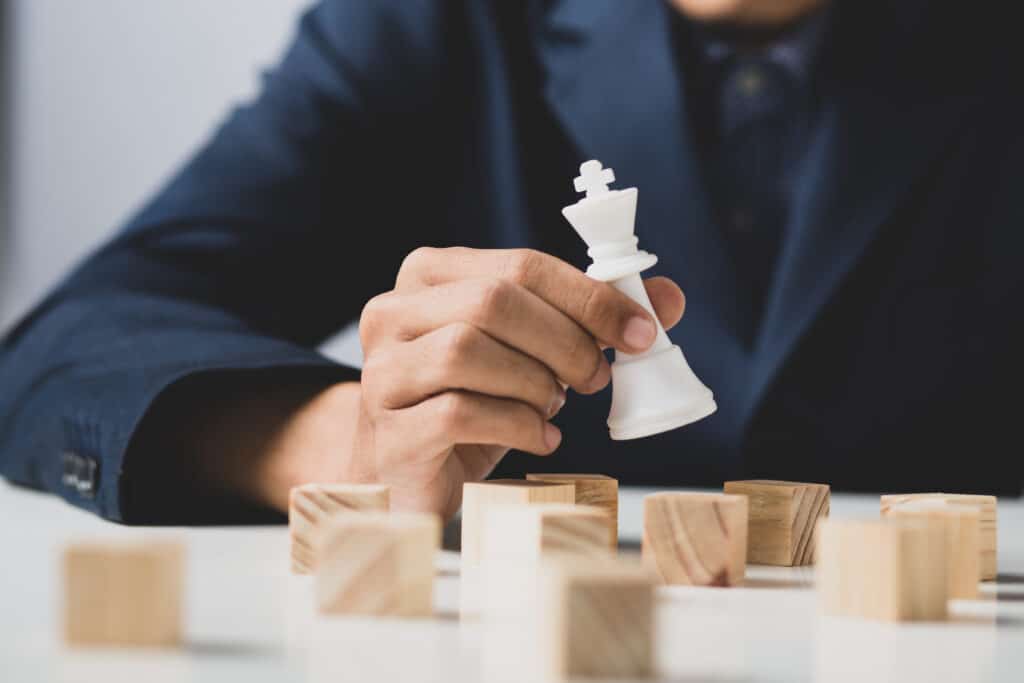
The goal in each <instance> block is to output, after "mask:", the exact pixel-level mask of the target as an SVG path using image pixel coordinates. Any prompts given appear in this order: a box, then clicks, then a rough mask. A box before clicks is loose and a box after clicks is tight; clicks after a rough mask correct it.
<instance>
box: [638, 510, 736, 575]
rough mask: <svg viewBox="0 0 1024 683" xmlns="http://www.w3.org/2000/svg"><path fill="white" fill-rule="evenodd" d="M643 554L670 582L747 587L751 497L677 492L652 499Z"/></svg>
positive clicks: (648, 564)
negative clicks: (749, 501) (743, 585)
mask: <svg viewBox="0 0 1024 683" xmlns="http://www.w3.org/2000/svg"><path fill="white" fill-rule="evenodd" d="M641 554H642V557H643V562H644V565H645V566H646V567H647V568H648V570H649V571H650V572H651V573H652V575H654V576H656V577H657V578H658V579H660V580H661V581H663V582H665V583H669V584H685V585H693V586H736V585H739V584H741V583H743V575H744V572H745V569H746V562H747V498H746V496H735V495H730V494H725V493H674V492H665V493H653V494H651V495H649V496H646V497H645V498H644V532H643V545H642V549H641Z"/></svg>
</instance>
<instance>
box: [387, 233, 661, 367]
mask: <svg viewBox="0 0 1024 683" xmlns="http://www.w3.org/2000/svg"><path fill="white" fill-rule="evenodd" d="M484 277H500V278H502V279H507V280H510V281H512V282H514V283H516V284H518V285H520V286H522V287H525V288H526V289H528V290H530V291H531V292H533V293H534V294H536V295H537V296H539V297H540V298H541V299H543V300H544V301H546V302H548V303H549V304H550V305H552V306H554V307H555V308H556V309H558V310H559V311H561V312H562V313H564V314H565V315H567V316H568V317H570V318H572V319H573V320H575V321H576V322H577V323H579V325H580V326H581V327H583V328H584V329H585V330H587V332H589V333H590V334H591V335H593V336H594V338H595V339H597V341H598V342H600V343H601V344H604V345H606V346H610V347H613V348H615V349H618V350H620V351H625V352H627V353H638V352H641V351H644V350H646V349H647V348H648V347H650V345H651V344H652V343H654V339H655V335H656V334H657V328H656V327H655V323H654V318H653V317H652V316H651V314H650V313H649V312H648V311H647V309H645V308H644V307H643V306H641V305H640V304H638V303H637V302H635V301H633V300H632V299H631V298H629V297H628V296H626V295H625V294H623V293H622V292H620V291H618V290H617V289H615V288H614V287H612V286H611V285H609V284H608V283H606V282H600V281H598V280H594V279H592V278H589V277H587V276H586V274H584V273H583V272H582V271H580V270H578V269H577V268H575V267H573V266H572V265H570V264H568V263H566V262H565V261H563V260H561V259H559V258H555V257H554V256H551V255H550V254H545V253H543V252H540V251H534V250H531V249H469V248H466V247H450V248H445V249H431V248H421V249H417V250H416V251H414V252H412V253H411V254H410V255H409V256H408V257H407V258H406V260H405V262H404V263H403V264H402V268H401V270H400V271H399V274H398V280H397V282H396V283H395V289H396V290H398V291H415V290H417V289H421V288H423V287H431V286H435V285H439V284H444V283H446V282H451V281H453V280H461V279H467V278H484Z"/></svg>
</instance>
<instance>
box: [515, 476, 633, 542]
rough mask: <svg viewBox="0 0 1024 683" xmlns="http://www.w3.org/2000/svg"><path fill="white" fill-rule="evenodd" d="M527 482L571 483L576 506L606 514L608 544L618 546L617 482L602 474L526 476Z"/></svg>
mask: <svg viewBox="0 0 1024 683" xmlns="http://www.w3.org/2000/svg"><path fill="white" fill-rule="evenodd" d="M526 478H527V479H528V480H529V481H547V482H552V483H556V484H562V483H567V484H568V483H571V484H572V485H573V486H575V487H576V503H577V504H578V505H594V506H597V507H599V508H601V509H603V510H605V511H606V512H607V513H608V517H609V518H610V519H611V526H610V535H611V538H610V544H611V547H612V548H616V547H618V545H619V481H618V480H617V479H613V478H611V477H609V476H606V475H604V474H527V475H526Z"/></svg>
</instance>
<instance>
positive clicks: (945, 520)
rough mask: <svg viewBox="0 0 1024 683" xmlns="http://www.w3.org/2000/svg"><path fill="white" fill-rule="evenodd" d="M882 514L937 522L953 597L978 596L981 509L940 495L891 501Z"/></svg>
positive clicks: (894, 517) (950, 591)
mask: <svg viewBox="0 0 1024 683" xmlns="http://www.w3.org/2000/svg"><path fill="white" fill-rule="evenodd" d="M882 514H883V516H885V517H888V518H891V519H913V520H922V521H925V522H930V523H933V524H938V525H939V526H940V527H941V528H942V532H943V534H945V538H946V556H947V563H948V565H949V574H948V579H949V595H950V597H951V598H962V599H966V600H973V599H975V598H977V597H978V582H979V581H980V580H981V553H980V550H979V548H980V519H981V512H980V510H979V509H978V508H977V507H974V506H970V505H955V504H949V503H947V502H946V501H944V500H941V499H923V500H917V501H910V502H907V503H903V504H901V505H890V506H889V507H888V508H887V509H886V510H885V511H884V512H883V513H882Z"/></svg>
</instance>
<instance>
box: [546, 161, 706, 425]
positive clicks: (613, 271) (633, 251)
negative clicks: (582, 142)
mask: <svg viewBox="0 0 1024 683" xmlns="http://www.w3.org/2000/svg"><path fill="white" fill-rule="evenodd" d="M614 181H615V173H614V171H612V169H610V168H603V167H602V165H601V162H600V161H597V160H590V161H585V162H583V163H582V164H581V165H580V175H579V177H577V178H576V179H575V181H574V186H575V188H576V191H577V192H585V193H586V196H585V197H584V198H583V199H580V200H579V201H578V202H576V203H575V204H572V205H570V206H567V207H565V208H564V209H562V215H563V216H565V218H566V220H567V221H569V224H570V225H572V227H573V229H575V230H576V232H577V233H578V234H579V236H580V237H581V238H582V239H583V241H584V242H585V243H586V244H587V247H588V249H587V255H588V256H589V257H590V258H591V259H592V260H593V263H592V264H591V265H590V267H589V268H587V275H589V276H590V277H592V278H594V279H595V280H601V281H603V282H608V283H609V284H611V285H612V286H613V287H615V288H616V289H618V290H619V291H621V292H622V293H624V294H626V295H627V296H629V297H630V298H632V299H633V300H634V301H636V302H637V303H639V304H640V305H641V306H643V307H644V308H646V309H647V311H648V312H650V313H651V315H652V316H653V317H654V319H655V324H656V325H657V337H656V339H655V341H654V344H652V345H651V347H650V348H649V349H648V350H647V351H645V352H643V353H641V354H629V353H624V352H622V351H616V352H615V362H614V363H612V408H611V412H610V413H609V415H608V429H609V432H610V434H611V438H612V439H615V440H623V439H638V438H641V437H644V436H650V435H652V434H659V433H661V432H665V431H669V430H671V429H675V428H677V427H682V426H684V425H687V424H690V423H691V422H696V421H697V420H700V419H703V418H705V417H707V416H708V415H710V414H711V413H713V412H715V410H716V409H717V405H716V404H715V400H714V397H713V395H712V393H711V390H710V389H708V388H707V387H706V386H704V384H703V383H702V382H701V381H700V380H699V379H698V378H697V376H696V375H695V374H694V372H693V371H692V370H691V369H690V366H689V364H688V363H687V362H686V358H685V356H683V352H682V349H680V348H679V347H678V346H676V345H675V344H673V343H672V341H671V340H670V339H669V337H668V335H667V334H666V333H665V330H664V328H663V327H662V326H661V323H660V322H658V319H657V315H655V312H654V307H653V306H652V305H651V301H650V298H648V296H647V290H646V289H645V288H644V284H643V280H642V279H641V277H640V273H641V272H642V271H644V270H646V269H648V268H650V267H651V266H653V265H654V264H655V263H657V261H658V257H657V256H655V255H654V254H650V253H648V252H646V251H643V250H641V249H639V248H638V246H637V245H638V239H637V237H636V235H635V232H634V224H635V220H636V206H637V189H636V188H635V187H630V188H626V189H622V190H612V189H609V187H608V185H609V184H610V183H612V182H614Z"/></svg>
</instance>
